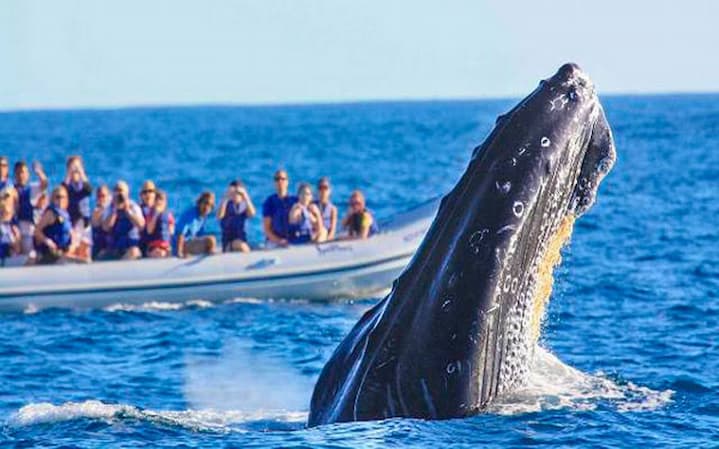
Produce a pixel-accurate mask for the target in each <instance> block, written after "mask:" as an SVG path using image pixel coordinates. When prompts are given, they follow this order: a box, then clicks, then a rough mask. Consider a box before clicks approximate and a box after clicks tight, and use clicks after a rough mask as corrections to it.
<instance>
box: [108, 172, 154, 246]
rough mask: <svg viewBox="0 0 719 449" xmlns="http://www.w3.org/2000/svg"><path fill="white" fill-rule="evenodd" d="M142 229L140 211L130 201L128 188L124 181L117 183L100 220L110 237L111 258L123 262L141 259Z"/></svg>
mask: <svg viewBox="0 0 719 449" xmlns="http://www.w3.org/2000/svg"><path fill="white" fill-rule="evenodd" d="M144 227H145V218H144V217H143V216H142V209H140V206H139V205H138V204H137V203H136V202H134V201H132V200H131V199H130V187H129V186H128V185H127V183H126V182H125V181H118V182H117V183H116V184H115V188H114V189H113V198H112V202H111V203H110V206H109V207H108V208H107V209H105V213H104V215H103V220H102V229H103V230H104V231H105V232H107V233H109V235H110V251H109V252H110V254H111V257H112V258H117V259H125V260H130V259H139V258H140V257H142V253H141V252H140V229H142V228H144Z"/></svg>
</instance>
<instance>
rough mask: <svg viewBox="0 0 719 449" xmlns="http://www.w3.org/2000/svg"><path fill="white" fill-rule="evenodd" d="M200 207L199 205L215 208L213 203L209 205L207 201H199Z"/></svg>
mask: <svg viewBox="0 0 719 449" xmlns="http://www.w3.org/2000/svg"><path fill="white" fill-rule="evenodd" d="M200 205H201V206H210V207H214V206H215V204H214V203H210V202H209V201H200Z"/></svg>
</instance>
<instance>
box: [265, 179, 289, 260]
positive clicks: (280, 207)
mask: <svg viewBox="0 0 719 449" xmlns="http://www.w3.org/2000/svg"><path fill="white" fill-rule="evenodd" d="M289 182H290V180H289V177H288V176H287V172H286V171H285V170H277V171H276V172H275V193H273V194H272V195H270V196H268V197H267V199H266V200H265V202H264V204H263V205H262V228H263V230H264V232H265V239H266V240H265V246H266V247H267V248H278V247H284V246H287V244H288V242H289V240H288V239H289V222H288V216H289V212H290V209H292V206H293V205H294V204H295V203H296V202H297V197H296V196H294V195H290V194H289V193H288V186H289Z"/></svg>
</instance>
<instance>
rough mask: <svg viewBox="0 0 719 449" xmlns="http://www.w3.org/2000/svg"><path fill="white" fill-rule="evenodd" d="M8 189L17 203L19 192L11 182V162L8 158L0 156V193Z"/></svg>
mask: <svg viewBox="0 0 719 449" xmlns="http://www.w3.org/2000/svg"><path fill="white" fill-rule="evenodd" d="M6 189H7V191H8V193H9V194H10V197H11V198H12V200H13V201H14V202H16V201H17V200H16V197H17V192H15V189H14V188H13V186H12V183H11V182H10V160H9V159H8V158H7V156H0V191H2V190H6Z"/></svg>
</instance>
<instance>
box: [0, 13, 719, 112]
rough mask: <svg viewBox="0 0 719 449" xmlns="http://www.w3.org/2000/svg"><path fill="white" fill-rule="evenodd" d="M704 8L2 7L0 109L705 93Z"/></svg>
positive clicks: (707, 46) (717, 64) (711, 54)
mask: <svg viewBox="0 0 719 449" xmlns="http://www.w3.org/2000/svg"><path fill="white" fill-rule="evenodd" d="M717 18H719V1H713V0H705V1H697V0H685V1H681V2H679V1H647V0H645V1H629V0H600V1H571V0H554V1H549V0H547V1H541V2H540V1H517V0H510V1H493V2H490V1H480V0H443V1H440V0H437V1H422V0H412V1H391V0H366V1H358V0H347V1H346V0H331V1H330V0H327V1H319V0H317V1H314V0H253V1H247V0H244V1H243V0H237V1H219V0H207V1H193V2H190V1H180V0H172V1H170V0H167V1H151V0H144V1H142V0H137V1H136V0H122V1H110V0H107V1H90V0H46V1H34V0H2V6H1V7H0V60H2V64H1V65H0V109H16V108H45V107H52V108H55V107H88V106H89V107H96V106H100V107H105V106H109V107H114V106H125V105H158V104H218V103H221V104H246V103H297V102H326V101H356V100H372V99H426V98H481V97H504V96H517V95H522V94H524V93H526V92H528V91H529V90H531V89H532V88H533V87H534V86H535V85H536V83H537V81H538V80H539V79H540V78H542V77H545V76H547V75H549V74H551V73H552V71H553V70H555V69H556V68H557V67H558V66H559V65H560V64H561V63H562V62H565V61H570V60H571V61H575V62H578V63H579V64H580V65H582V66H583V67H584V68H585V69H586V70H587V71H588V72H589V74H590V75H591V76H592V78H593V79H594V81H595V83H596V84H597V86H598V88H599V90H600V92H603V93H616V92H632V93H633V92H685V91H690V92H691V91H717V90H719V58H717V56H716V55H717V53H716V52H717V48H716V47H717V44H719V27H717V25H716V23H715V22H716V20H717Z"/></svg>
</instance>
